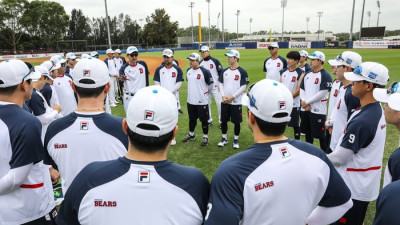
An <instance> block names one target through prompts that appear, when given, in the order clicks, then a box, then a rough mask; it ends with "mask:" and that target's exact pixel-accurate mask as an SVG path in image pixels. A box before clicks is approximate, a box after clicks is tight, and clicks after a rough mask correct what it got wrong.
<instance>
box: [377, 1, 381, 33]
mask: <svg viewBox="0 0 400 225" xmlns="http://www.w3.org/2000/svg"><path fill="white" fill-rule="evenodd" d="M376 4H378V20H377V21H376V26H377V27H378V26H379V15H381V3H380V2H379V1H376Z"/></svg>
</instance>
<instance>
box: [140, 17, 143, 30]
mask: <svg viewBox="0 0 400 225" xmlns="http://www.w3.org/2000/svg"><path fill="white" fill-rule="evenodd" d="M139 21H140V27H141V28H142V29H143V19H142V18H140V19H139Z"/></svg>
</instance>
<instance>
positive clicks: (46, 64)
mask: <svg viewBox="0 0 400 225" xmlns="http://www.w3.org/2000/svg"><path fill="white" fill-rule="evenodd" d="M40 65H41V66H44V67H46V68H47V69H48V70H49V71H50V72H52V71H53V70H58V69H60V67H61V64H60V63H54V62H52V61H44V62H43V63H42V64H40Z"/></svg>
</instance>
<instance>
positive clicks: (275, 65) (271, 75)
mask: <svg viewBox="0 0 400 225" xmlns="http://www.w3.org/2000/svg"><path fill="white" fill-rule="evenodd" d="M286 67H287V61H286V59H284V58H283V57H282V56H278V58H276V59H274V58H272V57H269V58H267V59H266V60H265V61H264V69H263V71H264V72H265V77H266V78H268V79H271V80H276V81H279V76H280V73H279V72H280V71H281V70H283V69H285V68H286Z"/></svg>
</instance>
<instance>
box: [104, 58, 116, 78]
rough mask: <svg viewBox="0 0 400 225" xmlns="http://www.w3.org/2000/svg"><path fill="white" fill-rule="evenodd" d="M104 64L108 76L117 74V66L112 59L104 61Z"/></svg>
mask: <svg viewBox="0 0 400 225" xmlns="http://www.w3.org/2000/svg"><path fill="white" fill-rule="evenodd" d="M104 62H105V63H106V65H107V67H108V74H109V75H110V76H113V75H115V74H118V70H117V66H116V64H115V61H114V59H108V58H106V59H104Z"/></svg>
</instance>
